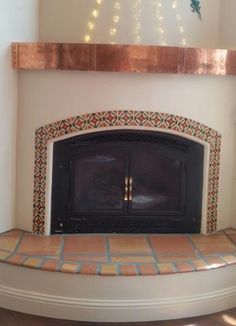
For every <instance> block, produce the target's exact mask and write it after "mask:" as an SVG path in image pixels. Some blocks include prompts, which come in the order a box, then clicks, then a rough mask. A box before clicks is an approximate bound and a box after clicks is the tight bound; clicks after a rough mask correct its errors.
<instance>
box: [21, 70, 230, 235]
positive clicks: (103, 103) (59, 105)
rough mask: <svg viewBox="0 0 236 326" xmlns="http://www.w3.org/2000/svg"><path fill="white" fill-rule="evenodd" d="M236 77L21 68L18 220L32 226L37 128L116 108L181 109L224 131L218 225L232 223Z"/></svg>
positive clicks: (182, 112) (183, 112)
mask: <svg viewBox="0 0 236 326" xmlns="http://www.w3.org/2000/svg"><path fill="white" fill-rule="evenodd" d="M235 82H236V81H235V78H234V77H232V78H231V77H209V76H205V77H204V76H186V75H184V76H174V75H160V74H122V73H87V72H59V71H57V72H56V71H51V72H46V71H43V72H36V71H31V72H21V73H20V89H19V90H20V98H19V105H20V116H19V135H18V136H19V148H20V151H19V154H18V188H17V195H18V196H17V217H18V219H17V226H18V227H20V228H23V229H27V230H31V227H32V198H33V160H34V131H35V128H37V127H40V126H43V125H45V124H47V123H49V122H53V121H56V120H60V119H63V118H67V117H71V116H75V115H78V114H81V113H87V112H96V111H101V110H112V109H135V110H145V109H146V110H152V111H160V112H168V113H172V114H179V115H182V116H185V117H188V118H192V119H194V120H197V121H200V122H202V123H205V124H206V125H208V126H210V127H212V128H214V129H216V130H218V131H219V132H220V133H221V134H222V155H221V173H220V177H221V178H220V193H219V197H220V200H219V223H218V228H223V227H228V226H230V225H231V223H232V219H233V216H232V209H231V199H232V177H233V157H234V155H233V146H234V138H233V135H234V114H235V103H236V93H235Z"/></svg>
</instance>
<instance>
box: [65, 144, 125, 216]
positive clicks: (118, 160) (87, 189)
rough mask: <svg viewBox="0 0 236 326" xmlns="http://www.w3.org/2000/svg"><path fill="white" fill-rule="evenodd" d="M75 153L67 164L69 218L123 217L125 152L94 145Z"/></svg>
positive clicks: (121, 147) (119, 147)
mask: <svg viewBox="0 0 236 326" xmlns="http://www.w3.org/2000/svg"><path fill="white" fill-rule="evenodd" d="M78 152H79V155H78V156H76V157H74V158H72V159H71V161H70V165H71V167H70V180H71V186H70V193H71V196H70V212H71V214H72V215H73V216H78V215H81V214H82V215H101V214H102V215H103V216H104V215H126V210H127V209H126V201H125V200H124V198H125V196H126V193H125V191H126V189H127V188H126V184H125V182H126V176H127V173H128V171H127V170H128V160H127V150H126V148H125V147H124V146H115V148H113V147H112V146H109V145H97V146H96V147H95V146H92V147H90V148H89V147H87V148H86V150H83V149H81V150H79V151H78Z"/></svg>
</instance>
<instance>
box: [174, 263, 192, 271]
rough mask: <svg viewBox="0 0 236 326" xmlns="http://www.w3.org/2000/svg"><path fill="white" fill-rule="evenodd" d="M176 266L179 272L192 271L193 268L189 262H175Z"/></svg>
mask: <svg viewBox="0 0 236 326" xmlns="http://www.w3.org/2000/svg"><path fill="white" fill-rule="evenodd" d="M175 265H176V268H177V269H178V271H179V272H180V273H187V272H193V271H194V268H193V266H192V265H191V264H189V263H176V264H175Z"/></svg>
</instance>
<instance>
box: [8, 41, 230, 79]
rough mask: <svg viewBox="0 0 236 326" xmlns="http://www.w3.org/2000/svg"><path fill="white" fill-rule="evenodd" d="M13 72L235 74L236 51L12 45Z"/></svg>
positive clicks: (134, 46)
mask: <svg viewBox="0 0 236 326" xmlns="http://www.w3.org/2000/svg"><path fill="white" fill-rule="evenodd" d="M12 65H13V68H14V69H21V70H25V69H29V70H79V71H100V72H102V71H104V72H136V73H169V74H196V75H223V76H225V75H236V51H232V50H228V49H203V48H183V47H167V46H145V45H117V44H82V43H81V44H77V43H12Z"/></svg>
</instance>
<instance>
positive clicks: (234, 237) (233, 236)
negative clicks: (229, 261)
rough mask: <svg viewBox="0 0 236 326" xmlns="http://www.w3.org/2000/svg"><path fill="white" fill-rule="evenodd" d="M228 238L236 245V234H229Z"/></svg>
mask: <svg viewBox="0 0 236 326" xmlns="http://www.w3.org/2000/svg"><path fill="white" fill-rule="evenodd" d="M228 237H229V238H230V239H231V240H232V241H233V242H234V243H235V245H236V233H228ZM235 251H236V248H235Z"/></svg>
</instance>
